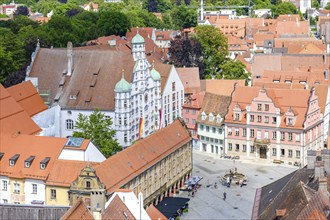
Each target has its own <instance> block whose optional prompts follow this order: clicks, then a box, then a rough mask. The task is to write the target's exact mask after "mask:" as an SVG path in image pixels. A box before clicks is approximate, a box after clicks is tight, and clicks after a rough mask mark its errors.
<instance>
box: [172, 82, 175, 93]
mask: <svg viewBox="0 0 330 220" xmlns="http://www.w3.org/2000/svg"><path fill="white" fill-rule="evenodd" d="M172 91H175V82H172Z"/></svg>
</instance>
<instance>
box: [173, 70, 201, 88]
mask: <svg viewBox="0 0 330 220" xmlns="http://www.w3.org/2000/svg"><path fill="white" fill-rule="evenodd" d="M176 71H177V72H178V75H179V77H180V79H181V82H182V84H183V86H184V92H185V93H196V92H199V91H200V80H199V69H198V67H186V68H176Z"/></svg>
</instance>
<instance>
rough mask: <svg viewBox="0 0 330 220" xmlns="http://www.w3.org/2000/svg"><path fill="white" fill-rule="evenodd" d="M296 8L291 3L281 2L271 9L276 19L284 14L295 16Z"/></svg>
mask: <svg viewBox="0 0 330 220" xmlns="http://www.w3.org/2000/svg"><path fill="white" fill-rule="evenodd" d="M297 13H298V11H297V8H296V6H295V5H294V4H292V3H291V2H281V3H280V4H278V5H276V6H275V7H274V8H273V14H274V17H275V18H277V17H278V16H279V15H285V14H297Z"/></svg>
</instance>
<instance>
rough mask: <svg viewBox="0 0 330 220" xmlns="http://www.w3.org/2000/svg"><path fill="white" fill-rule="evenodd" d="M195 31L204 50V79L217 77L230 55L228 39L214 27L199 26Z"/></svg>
mask: <svg viewBox="0 0 330 220" xmlns="http://www.w3.org/2000/svg"><path fill="white" fill-rule="evenodd" d="M195 31H196V33H195V37H196V39H197V40H198V41H199V42H200V43H201V45H202V50H203V53H202V54H203V63H204V66H205V74H204V78H205V77H207V75H208V77H211V76H212V75H216V73H218V72H219V71H220V69H221V65H222V64H223V63H224V62H225V61H226V57H227V55H228V45H227V38H226V36H224V35H223V34H222V33H221V31H220V30H219V29H217V28H215V27H213V26H197V27H196V28H195Z"/></svg>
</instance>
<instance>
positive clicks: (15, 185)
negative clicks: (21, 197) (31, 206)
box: [14, 183, 21, 193]
mask: <svg viewBox="0 0 330 220" xmlns="http://www.w3.org/2000/svg"><path fill="white" fill-rule="evenodd" d="M20 191H21V190H20V184H19V183H14V193H20Z"/></svg>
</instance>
